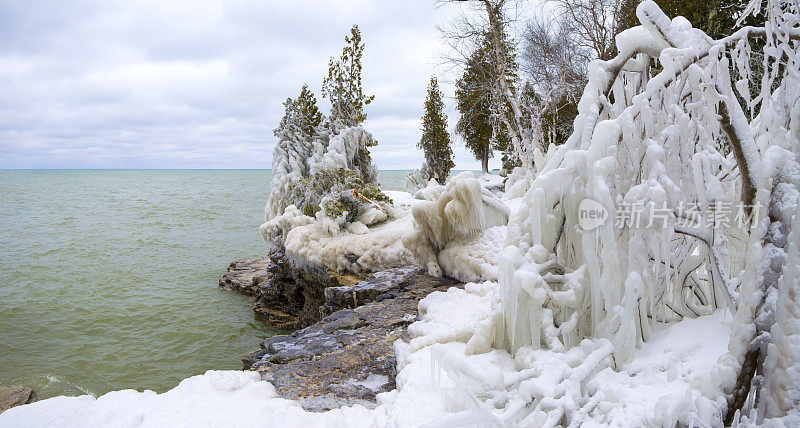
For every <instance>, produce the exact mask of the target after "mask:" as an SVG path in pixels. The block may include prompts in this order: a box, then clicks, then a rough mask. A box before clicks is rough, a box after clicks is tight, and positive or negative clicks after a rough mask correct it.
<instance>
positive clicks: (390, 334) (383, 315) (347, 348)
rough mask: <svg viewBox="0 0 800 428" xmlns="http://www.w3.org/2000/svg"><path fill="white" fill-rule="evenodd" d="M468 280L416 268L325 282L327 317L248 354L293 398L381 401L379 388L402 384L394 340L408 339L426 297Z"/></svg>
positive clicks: (320, 405) (319, 402) (332, 403)
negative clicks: (348, 281) (339, 282)
mask: <svg viewBox="0 0 800 428" xmlns="http://www.w3.org/2000/svg"><path fill="white" fill-rule="evenodd" d="M454 285H460V284H459V283H458V282H456V281H455V280H452V279H449V278H434V277H431V276H428V275H427V274H424V273H423V272H422V270H420V269H417V268H415V267H401V268H394V269H389V270H387V271H383V272H379V273H376V274H375V275H373V277H372V278H370V279H369V280H367V281H362V282H358V283H356V284H353V285H348V286H341V285H338V286H335V287H328V288H325V289H324V292H323V293H322V294H323V296H324V297H325V302H324V304H323V305H322V311H323V312H325V313H328V314H329V315H328V316H326V317H325V318H323V319H322V320H321V321H319V322H317V323H315V324H313V325H311V326H309V327H307V328H304V329H302V330H298V331H296V332H294V333H292V334H290V335H285V336H274V337H270V338H269V339H267V340H265V341H264V342H262V343H261V349H260V350H258V351H255V352H252V353H250V354H249V355H247V356H246V357H245V358H243V359H242V361H243V362H244V367H245V369H248V368H249V369H251V370H256V371H258V372H259V373H261V376H262V378H263V379H264V380H268V381H270V382H271V383H272V384H273V385H274V386H275V388H276V389H277V390H278V392H279V393H280V394H281V395H282V396H284V397H287V398H292V399H297V400H300V402H301V403H302V405H303V407H304V408H306V409H308V410H314V411H323V410H327V409H331V408H336V407H340V406H345V405H352V404H356V403H359V404H363V405H366V406H374V405H375V395H376V394H378V393H380V392H385V391H390V390H392V389H394V388H395V382H394V379H395V374H396V359H395V355H394V348H393V344H394V342H395V340H397V339H407V337H406V326H408V324H410V323H412V322H414V321H415V320H416V318H417V304H418V303H419V300H420V299H422V298H423V297H425V296H427V295H428V294H429V293H431V292H433V291H436V290H442V291H444V290H446V289H447V288H449V287H451V286H454Z"/></svg>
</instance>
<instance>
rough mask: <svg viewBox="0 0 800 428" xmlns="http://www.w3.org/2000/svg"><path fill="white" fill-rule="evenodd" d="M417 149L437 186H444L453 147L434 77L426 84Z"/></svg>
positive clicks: (451, 167)
mask: <svg viewBox="0 0 800 428" xmlns="http://www.w3.org/2000/svg"><path fill="white" fill-rule="evenodd" d="M417 147H419V148H421V149H422V150H423V151H424V152H425V164H426V165H427V166H428V167H429V169H430V173H431V176H430V177H427V179H430V178H435V179H436V181H438V182H439V184H444V182H445V181H446V180H447V176H448V175H450V170H451V169H453V167H454V166H455V163H453V147H452V145H451V143H450V133H449V132H447V115H446V114H444V101H443V100H442V92H441V91H440V90H439V83H438V82H437V81H436V77H431V81H430V83H428V97H427V98H426V99H425V115H423V116H422V137H421V138H420V140H419V143H417Z"/></svg>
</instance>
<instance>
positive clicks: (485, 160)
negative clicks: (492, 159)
mask: <svg viewBox="0 0 800 428" xmlns="http://www.w3.org/2000/svg"><path fill="white" fill-rule="evenodd" d="M481 172H483V173H484V174H487V173H488V172H489V144H488V143H487V144H486V147H484V149H483V157H481Z"/></svg>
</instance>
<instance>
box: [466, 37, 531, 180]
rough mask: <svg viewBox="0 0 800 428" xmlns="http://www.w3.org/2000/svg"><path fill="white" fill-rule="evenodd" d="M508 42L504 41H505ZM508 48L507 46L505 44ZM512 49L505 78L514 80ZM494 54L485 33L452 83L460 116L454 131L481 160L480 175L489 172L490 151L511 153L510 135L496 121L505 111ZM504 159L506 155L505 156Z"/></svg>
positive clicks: (507, 60) (499, 122)
mask: <svg viewBox="0 0 800 428" xmlns="http://www.w3.org/2000/svg"><path fill="white" fill-rule="evenodd" d="M506 42H507V43H509V42H508V41H506ZM509 45H510V43H509ZM512 51H513V50H512V49H511V47H510V46H509V49H506V52H509V55H508V57H507V58H506V59H505V60H506V62H507V69H506V73H507V75H509V76H511V77H512V78H516V68H517V65H516V62H515V60H514V57H513V54H510V52H512ZM493 61H494V51H493V46H492V44H491V39H490V37H489V35H488V34H486V35H484V37H483V40H482V41H481V44H480V46H478V48H477V49H476V50H475V51H474V52H473V53H472V55H470V57H469V59H468V60H467V65H466V68H465V69H464V74H463V76H462V77H461V79H459V80H458V81H457V82H456V99H457V101H458V104H457V108H458V111H459V113H461V117H460V118H459V119H458V123H457V124H456V132H457V133H458V134H459V135H461V137H462V138H464V142H465V144H466V146H467V148H468V149H469V150H470V151H471V152H472V153H473V154H474V155H475V159H478V160H480V161H481V168H482V169H483V172H488V170H489V158H490V157H491V156H492V151H493V150H498V151H501V152H505V153H506V154H507V155H508V154H510V153H511V151H512V149H511V136H510V134H509V133H508V130H507V128H506V126H505V124H504V123H502V121H501V120H500V118H499V117H498V116H499V112H500V111H501V110H500V109H504V110H506V111H507V110H508V109H509V108H510V107H509V106H508V105H507V103H503V102H502V99H503V98H502V97H501V96H500V90H499V88H498V86H497V85H498V79H499V77H498V75H497V67H495V66H494V63H493ZM507 157H508V156H507Z"/></svg>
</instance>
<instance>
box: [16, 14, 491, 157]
mask: <svg viewBox="0 0 800 428" xmlns="http://www.w3.org/2000/svg"><path fill="white" fill-rule="evenodd" d="M457 7H458V6H448V7H444V8H436V7H435V3H434V1H433V0H413V1H411V0H402V1H389V0H382V1H328V0H324V1H310V0H302V1H298V0H292V1H252V2H237V1H202V2H198V1H186V2H179V1H152V2H149V1H108V0H99V1H70V2H67V1H63V2H47V1H17V0H0V168H268V167H269V166H270V163H271V159H272V148H273V147H274V144H275V138H274V137H273V135H272V129H273V128H274V127H275V126H276V124H277V123H278V121H279V120H280V117H281V115H282V112H283V109H282V105H281V102H282V101H283V100H284V99H285V98H286V97H288V96H291V97H294V96H296V95H297V93H298V92H299V88H300V86H301V85H302V84H303V83H308V84H309V86H310V87H311V88H312V89H313V90H314V92H315V93H316V94H317V97H318V98H320V95H319V88H320V84H321V82H322V78H323V77H324V76H325V75H326V73H327V64H328V59H329V57H330V56H332V55H334V56H338V55H339V53H340V52H341V49H342V47H343V45H344V36H345V35H347V34H348V31H349V28H350V27H351V26H352V25H353V24H358V25H359V27H360V28H361V32H362V37H363V40H364V41H365V43H366V51H365V54H364V86H365V90H366V92H367V93H368V94H375V101H374V102H373V103H372V104H371V105H369V106H367V109H366V111H367V115H368V119H367V122H366V124H365V126H366V128H367V129H368V130H369V131H371V132H372V133H373V135H374V136H375V138H377V139H378V141H379V142H380V144H379V145H378V147H376V148H373V149H372V155H373V160H374V161H375V162H376V163H377V164H378V166H379V168H381V169H406V168H416V167H418V166H419V164H420V163H421V161H422V153H421V152H420V151H419V150H417V149H416V142H417V140H418V139H419V135H420V117H421V116H422V105H423V102H424V98H425V89H426V85H427V83H428V79H429V78H430V76H431V75H437V76H439V77H440V78H444V79H446V80H452V76H444V75H443V73H445V69H444V68H443V67H441V66H440V65H439V63H440V60H439V58H438V54H439V53H440V52H441V50H442V44H441V40H440V35H439V33H438V31H437V30H436V26H437V25H439V24H442V23H443V22H444V21H445V20H446V19H447V17H448V16H452V15H453V14H455V13H456V10H455V8H457ZM444 89H445V92H446V96H448V97H451V96H452V86H451V85H444ZM446 103H447V104H448V114H449V116H450V117H449V122H450V127H451V130H452V127H453V126H454V125H455V122H456V120H457V116H456V113H455V111H454V109H453V101H452V99H448V100H446ZM323 105H324V108H323V110H324V111H326V112H327V110H328V105H327V104H326V103H324V102H323ZM454 140H455V141H454V144H455V152H456V168H459V169H479V168H480V164H479V162H477V161H475V160H474V158H473V157H472V155H471V154H469V153H468V152H467V151H466V150H465V149H464V147H463V142H462V141H461V140H460V139H458V138H454ZM497 164H499V162H493V164H492V165H493V166H495V165H497Z"/></svg>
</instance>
